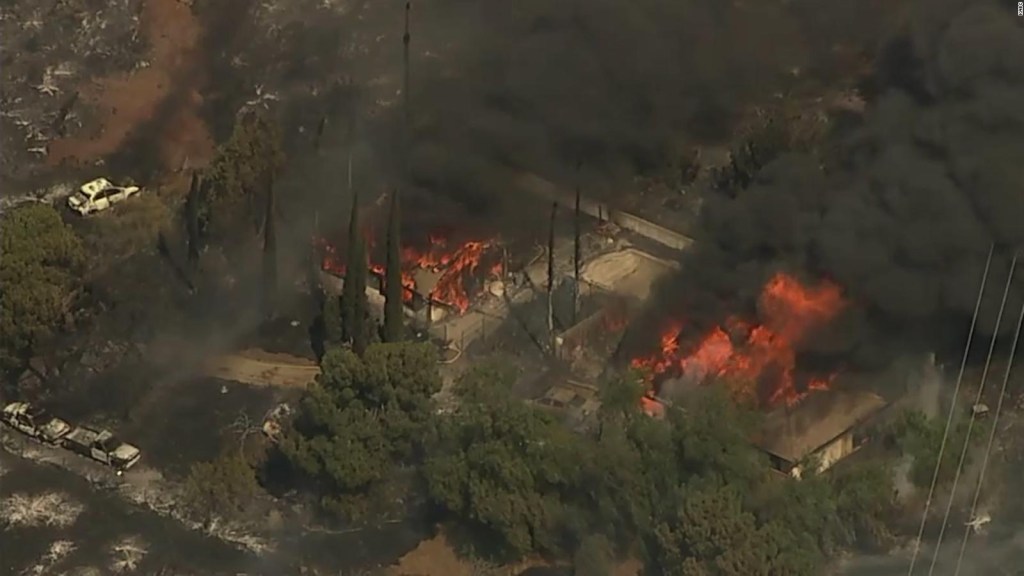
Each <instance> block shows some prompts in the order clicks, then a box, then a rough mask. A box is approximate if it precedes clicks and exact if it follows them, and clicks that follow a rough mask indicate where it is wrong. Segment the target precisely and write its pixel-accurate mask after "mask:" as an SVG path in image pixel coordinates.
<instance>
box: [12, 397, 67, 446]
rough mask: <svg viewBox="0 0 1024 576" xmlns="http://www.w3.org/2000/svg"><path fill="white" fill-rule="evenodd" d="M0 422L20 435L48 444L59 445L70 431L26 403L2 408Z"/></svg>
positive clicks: (16, 403)
mask: <svg viewBox="0 0 1024 576" xmlns="http://www.w3.org/2000/svg"><path fill="white" fill-rule="evenodd" d="M0 420H3V422H4V423H5V424H7V425H8V426H10V427H11V428H14V429H15V430H17V431H18V432H21V433H22V434H25V435H27V436H31V437H32V438H35V439H37V440H41V441H43V442H48V443H50V444H57V443H59V442H60V441H61V440H62V439H63V438H64V437H65V436H67V434H68V432H70V431H71V425H70V424H68V423H67V422H65V421H64V420H61V419H60V418H56V417H54V416H52V415H51V414H50V413H49V412H47V411H46V409H44V408H41V407H39V406H36V405H34V404H30V403H28V402H14V403H11V404H8V405H7V406H4V410H3V412H2V413H0Z"/></svg>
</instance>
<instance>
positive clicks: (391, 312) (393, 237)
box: [384, 190, 403, 342]
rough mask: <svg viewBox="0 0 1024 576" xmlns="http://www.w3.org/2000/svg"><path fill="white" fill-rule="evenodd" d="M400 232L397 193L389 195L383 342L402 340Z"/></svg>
mask: <svg viewBox="0 0 1024 576" xmlns="http://www.w3.org/2000/svg"><path fill="white" fill-rule="evenodd" d="M401 241H402V232H401V215H400V212H399V200H398V191H397V190H396V191H395V192H394V193H393V194H392V195H391V214H390V217H389V218H388V245H387V250H388V253H387V262H386V266H387V268H386V271H385V274H386V276H385V279H384V341H385V342H398V341H399V340H401V339H402V320H403V317H402V316H403V314H402V295H403V294H402V291H403V290H402V248H401Z"/></svg>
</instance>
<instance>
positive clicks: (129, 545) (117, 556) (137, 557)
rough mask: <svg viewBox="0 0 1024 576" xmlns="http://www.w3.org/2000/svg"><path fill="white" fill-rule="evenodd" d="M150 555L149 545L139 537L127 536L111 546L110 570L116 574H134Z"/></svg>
mask: <svg viewBox="0 0 1024 576" xmlns="http://www.w3.org/2000/svg"><path fill="white" fill-rule="evenodd" d="M148 554H149V545H148V544H146V542H144V541H143V540H142V539H141V538H139V537H138V536H127V537H125V538H122V539H120V540H118V541H117V542H115V543H114V544H112V545H111V546H110V558H111V559H110V570H111V572H112V573H114V574H125V573H129V572H134V571H135V570H137V569H138V567H139V564H141V563H142V560H143V559H144V558H145V557H146V556H147V555H148Z"/></svg>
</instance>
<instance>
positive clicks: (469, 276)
mask: <svg viewBox="0 0 1024 576" xmlns="http://www.w3.org/2000/svg"><path fill="white" fill-rule="evenodd" d="M367 243H368V245H369V246H370V247H371V256H370V262H369V271H370V274H369V275H368V285H367V288H366V289H367V296H368V297H369V300H370V302H371V305H374V306H375V307H378V308H379V307H381V306H382V305H383V298H384V297H383V294H384V289H383V288H384V276H385V268H384V265H383V264H379V262H381V261H383V258H382V257H377V255H376V254H375V252H374V251H373V248H374V243H373V241H372V238H368V239H367ZM425 244H426V247H425V248H418V247H415V246H411V245H410V246H405V247H403V248H402V252H401V261H402V285H403V288H404V290H403V300H404V302H405V304H406V313H407V315H408V316H409V317H411V318H413V319H416V320H419V321H421V322H422V323H424V324H431V323H433V322H438V321H440V320H442V319H443V318H444V317H445V316H447V315H449V314H454V315H462V314H465V313H466V312H467V311H468V310H469V308H470V306H471V305H472V303H473V301H474V300H475V299H476V298H478V297H480V296H481V295H482V294H484V293H487V292H493V291H494V287H491V286H490V285H491V284H493V283H501V282H502V278H503V276H504V270H505V264H504V262H505V258H504V251H503V249H502V246H501V244H500V243H499V242H498V241H497V240H493V239H492V240H483V241H479V240H471V241H465V242H461V243H456V242H452V241H450V240H449V239H448V237H447V236H445V235H442V234H431V235H429V236H428V238H427V242H426V243H425ZM318 249H319V252H320V258H321V266H320V269H321V281H322V283H323V285H324V286H325V287H327V289H329V290H331V291H340V288H341V285H342V284H343V282H344V278H345V271H346V268H347V263H346V262H344V261H343V259H342V258H341V257H340V256H339V253H338V250H337V249H336V248H335V246H334V245H332V244H330V243H328V242H326V241H322V240H321V241H320V242H318ZM489 288H491V289H490V290H489Z"/></svg>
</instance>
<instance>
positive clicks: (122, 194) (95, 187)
mask: <svg viewBox="0 0 1024 576" xmlns="http://www.w3.org/2000/svg"><path fill="white" fill-rule="evenodd" d="M139 190H140V189H139V187H138V186H115V185H114V184H112V183H111V182H110V180H107V179H106V178H97V179H95V180H91V181H89V182H86V183H85V184H82V186H81V187H80V188H79V189H78V192H75V193H74V194H72V195H71V196H68V208H71V210H73V211H75V212H78V213H79V214H81V215H82V216H85V215H87V214H92V213H94V212H102V211H103V210H106V209H107V208H110V207H111V206H113V205H114V204H117V203H119V202H123V201H125V200H127V199H128V198H130V197H132V196H134V195H135V194H137V193H138V192H139Z"/></svg>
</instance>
